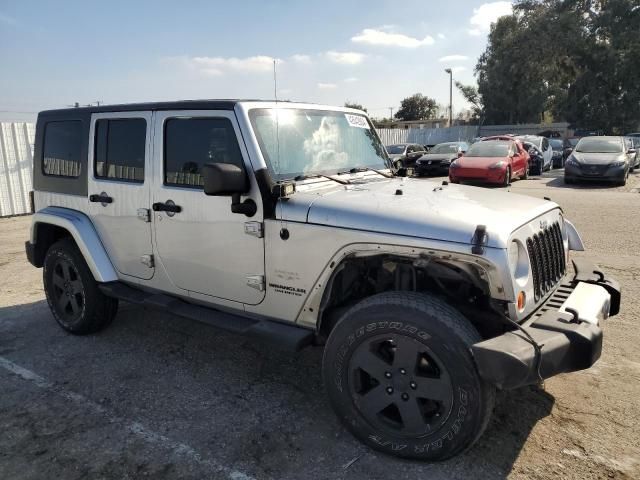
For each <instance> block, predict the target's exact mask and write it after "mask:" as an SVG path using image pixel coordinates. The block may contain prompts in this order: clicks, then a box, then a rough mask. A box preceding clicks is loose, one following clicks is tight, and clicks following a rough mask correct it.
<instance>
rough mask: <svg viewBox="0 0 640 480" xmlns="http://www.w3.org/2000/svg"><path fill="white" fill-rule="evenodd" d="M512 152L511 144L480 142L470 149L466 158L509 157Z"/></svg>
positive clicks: (493, 141)
mask: <svg viewBox="0 0 640 480" xmlns="http://www.w3.org/2000/svg"><path fill="white" fill-rule="evenodd" d="M510 150H511V142H500V141H495V140H492V141H487V142H478V143H474V144H473V145H471V146H470V147H469V150H467V153H466V155H465V157H507V156H509V152H510Z"/></svg>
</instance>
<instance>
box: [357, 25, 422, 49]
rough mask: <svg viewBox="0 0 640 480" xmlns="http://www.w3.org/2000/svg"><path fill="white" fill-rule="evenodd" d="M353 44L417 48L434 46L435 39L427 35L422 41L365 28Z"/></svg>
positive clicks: (399, 34) (400, 34)
mask: <svg viewBox="0 0 640 480" xmlns="http://www.w3.org/2000/svg"><path fill="white" fill-rule="evenodd" d="M351 41H352V42H355V43H364V44H367V45H382V46H389V47H402V48H416V47H421V46H423V45H433V43H434V39H433V37H431V36H430V35H427V36H426V37H424V38H423V39H422V40H419V39H417V38H413V37H409V36H407V35H404V34H402V33H389V32H384V31H382V30H375V29H373V28H365V29H364V30H362V32H360V34H359V35H356V36H355V37H352V38H351Z"/></svg>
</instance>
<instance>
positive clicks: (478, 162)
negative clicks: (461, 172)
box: [456, 155, 509, 168]
mask: <svg viewBox="0 0 640 480" xmlns="http://www.w3.org/2000/svg"><path fill="white" fill-rule="evenodd" d="M500 161H502V162H506V163H509V157H465V156H464V155H463V156H462V157H460V158H458V159H457V160H456V163H457V164H458V165H460V166H461V167H467V168H489V167H490V166H491V165H493V164H494V163H498V162H500Z"/></svg>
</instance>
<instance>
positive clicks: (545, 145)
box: [542, 138, 549, 152]
mask: <svg viewBox="0 0 640 480" xmlns="http://www.w3.org/2000/svg"><path fill="white" fill-rule="evenodd" d="M548 149H549V140H547V139H546V138H543V139H542V151H543V152H544V151H546V150H548Z"/></svg>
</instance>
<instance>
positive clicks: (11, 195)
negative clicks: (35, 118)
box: [0, 123, 35, 217]
mask: <svg viewBox="0 0 640 480" xmlns="http://www.w3.org/2000/svg"><path fill="white" fill-rule="evenodd" d="M34 134H35V125H34V124H33V123H0V217H7V216H11V215H22V214H24V213H29V211H30V210H31V207H30V203H29V191H30V190H31V189H32V185H33V179H32V173H33V143H34Z"/></svg>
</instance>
